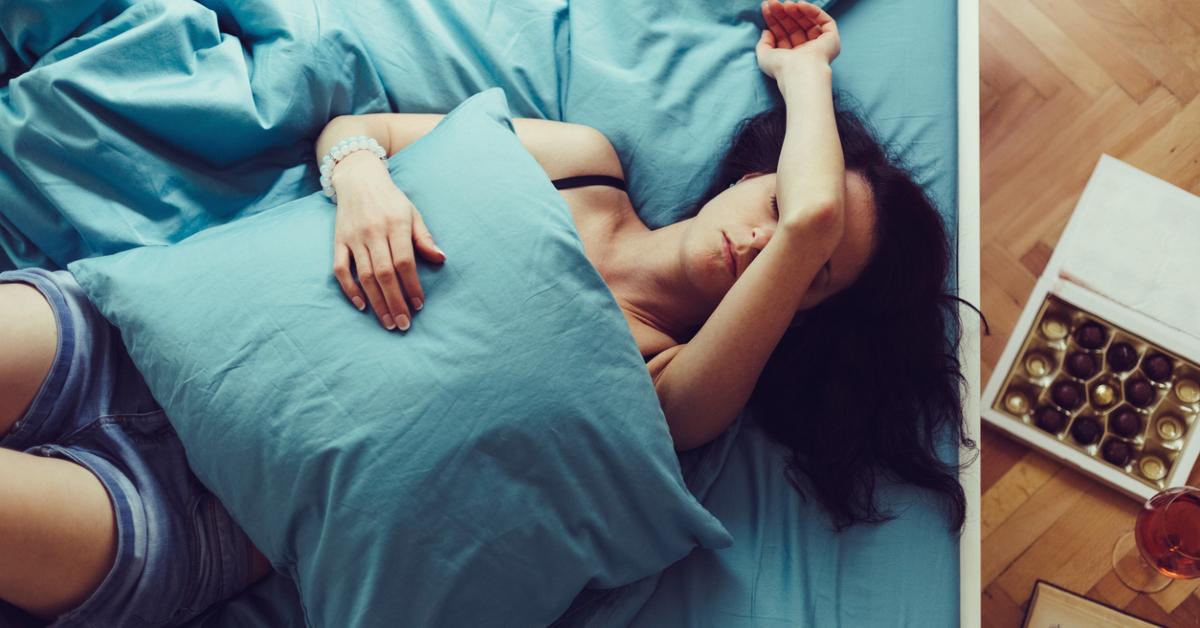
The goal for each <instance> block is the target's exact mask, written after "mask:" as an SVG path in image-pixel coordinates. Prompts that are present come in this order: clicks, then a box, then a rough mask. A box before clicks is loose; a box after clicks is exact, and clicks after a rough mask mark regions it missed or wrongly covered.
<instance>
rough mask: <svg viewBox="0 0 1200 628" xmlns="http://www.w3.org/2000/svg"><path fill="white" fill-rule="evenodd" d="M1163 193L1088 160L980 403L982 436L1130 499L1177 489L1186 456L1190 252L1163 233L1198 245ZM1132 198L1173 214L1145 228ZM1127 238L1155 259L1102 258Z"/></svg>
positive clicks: (1198, 405)
mask: <svg viewBox="0 0 1200 628" xmlns="http://www.w3.org/2000/svg"><path fill="white" fill-rule="evenodd" d="M1165 185H1166V184H1165V183H1163V182H1161V181H1159V180H1158V179H1155V178H1153V177H1151V176H1150V175H1147V174H1145V173H1143V172H1140V171H1137V170H1135V169H1133V168H1132V167H1130V166H1128V165H1126V164H1123V163H1121V162H1118V161H1117V160H1115V159H1112V158H1109V157H1104V158H1102V159H1101V162H1100V164H1099V165H1098V166H1097V169H1096V172H1094V173H1093V176H1092V180H1091V181H1090V182H1089V183H1088V188H1087V189H1086V190H1085V192H1084V195H1083V197H1082V198H1081V199H1080V202H1079V205H1078V206H1077V207H1076V212H1075V214H1074V215H1073V216H1072V219H1071V222H1070V223H1069V224H1068V226H1067V230H1066V232H1064V235H1063V238H1062V240H1061V241H1060V244H1059V247H1057V248H1056V249H1055V253H1054V256H1053V257H1051V259H1050V262H1049V263H1048V264H1047V267H1046V269H1045V271H1044V272H1043V274H1042V276H1041V277H1040V278H1039V280H1038V282H1037V285H1036V286H1035V288H1034V290H1033V293H1032V295H1031V296H1030V298H1029V300H1028V302H1027V303H1026V307H1025V310H1024V311H1023V312H1022V314H1021V317H1020V318H1019V319H1018V321H1017V325H1016V328H1015V329H1014V330H1013V333H1012V336H1011V337H1010V338H1009V341H1008V344H1007V345H1006V346H1005V349H1004V353H1003V354H1002V355H1001V357H1000V360H999V362H998V364H997V366H996V369H995V371H994V372H993V373H992V377H991V379H990V380H989V382H988V386H987V388H986V389H985V390H984V399H983V414H984V418H985V419H986V420H987V421H988V422H989V423H991V424H992V425H994V426H995V427H997V428H999V429H1001V430H1003V431H1005V432H1007V433H1008V434H1010V435H1012V436H1014V437H1016V438H1019V439H1021V440H1023V441H1025V442H1027V443H1029V444H1030V445H1032V446H1034V447H1037V448H1038V449H1041V450H1043V451H1045V452H1046V453H1048V454H1051V455H1053V456H1054V457H1056V458H1058V459H1060V460H1062V461H1063V462H1065V463H1067V464H1070V465H1072V466H1074V467H1076V468H1078V469H1080V470H1082V471H1084V472H1085V473H1087V474H1089V475H1092V476H1094V477H1095V478H1097V479H1099V480H1101V481H1104V482H1106V483H1107V484H1109V485H1111V486H1113V487H1116V488H1118V489H1120V490H1122V491H1124V492H1126V493H1128V494H1129V495H1131V496H1133V497H1137V498H1141V499H1145V498H1149V497H1150V496H1152V495H1154V494H1155V493H1157V492H1159V491H1161V490H1163V489H1165V488H1167V487H1170V486H1178V485H1182V484H1186V483H1187V480H1188V476H1189V475H1190V473H1191V471H1192V468H1193V466H1194V465H1195V463H1196V459H1197V456H1198V455H1200V422H1198V418H1200V308H1198V309H1191V308H1197V304H1196V302H1195V299H1198V298H1200V285H1198V284H1195V281H1194V279H1192V276H1191V275H1190V272H1191V271H1190V269H1192V268H1195V266H1194V265H1191V263H1193V262H1194V263H1200V260H1189V259H1188V257H1187V256H1189V255H1191V256H1194V255H1195V253H1193V252H1192V251H1190V250H1187V249H1188V248H1190V249H1195V250H1200V247H1195V246H1194V245H1188V244H1186V243H1184V242H1173V240H1179V239H1177V238H1175V239H1173V238H1172V237H1171V235H1170V232H1171V231H1172V230H1179V229H1181V227H1182V225H1181V224H1180V221H1181V220H1184V219H1187V220H1196V221H1197V222H1195V223H1193V224H1196V225H1197V229H1198V230H1197V231H1195V232H1193V233H1200V199H1197V197H1195V196H1193V195H1190V194H1188V193H1187V192H1184V191H1182V190H1179V189H1178V188H1173V187H1170V188H1169V190H1165V189H1164V188H1162V186H1165ZM1168 187H1169V186H1168ZM1156 195H1157V196H1156ZM1129 198H1136V199H1138V200H1139V201H1141V203H1142V207H1139V208H1136V209H1135V207H1134V206H1132V205H1129V204H1128V203H1129V202H1130V200H1129ZM1146 199H1151V200H1152V201H1155V202H1153V203H1150V204H1151V205H1155V203H1157V204H1161V205H1169V207H1170V209H1171V210H1177V209H1178V208H1180V207H1183V208H1184V209H1185V210H1186V211H1185V212H1184V213H1181V214H1177V215H1176V216H1175V217H1174V219H1173V220H1171V221H1168V222H1166V223H1163V224H1160V225H1157V226H1156V225H1154V223H1152V222H1151V223H1149V226H1147V223H1146V221H1147V220H1148V219H1151V220H1152V219H1153V216H1154V210H1153V209H1150V210H1146V208H1145V206H1146ZM1138 210H1140V211H1138ZM1188 212H1191V213H1188ZM1192 214H1194V216H1193V215H1192ZM1126 216H1128V219H1126ZM1179 216H1183V218H1182V219H1181V218H1179ZM1135 222H1136V223H1137V224H1135ZM1155 228H1157V229H1158V232H1159V233H1158V234H1156V233H1155V232H1154V229H1155ZM1139 229H1140V230H1141V232H1138V230H1139ZM1139 237H1141V238H1143V239H1145V240H1146V241H1147V242H1150V241H1153V242H1155V248H1154V250H1155V255H1145V256H1138V257H1136V258H1135V257H1132V256H1129V255H1126V254H1125V253H1127V252H1128V251H1130V250H1133V249H1131V248H1128V247H1125V248H1117V247H1114V246H1112V244H1113V243H1115V242H1120V241H1124V242H1125V243H1129V242H1130V241H1136V240H1137V239H1138V238H1139ZM1111 257H1119V259H1117V260H1115V261H1112V260H1110V259H1109V258H1111ZM1176 262H1183V263H1184V264H1183V265H1176ZM1128 282H1140V283H1135V284H1133V285H1131V284H1129V283H1128ZM1189 312H1191V314H1189Z"/></svg>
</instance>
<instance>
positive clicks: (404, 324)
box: [396, 314, 408, 331]
mask: <svg viewBox="0 0 1200 628" xmlns="http://www.w3.org/2000/svg"><path fill="white" fill-rule="evenodd" d="M396 320H398V321H400V331H408V317H407V316H405V315H403V314H401V315H400V316H398V317H397V318H396Z"/></svg>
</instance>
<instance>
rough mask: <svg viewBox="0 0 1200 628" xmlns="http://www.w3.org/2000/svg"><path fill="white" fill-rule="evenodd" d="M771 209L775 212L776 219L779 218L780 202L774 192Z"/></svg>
mask: <svg viewBox="0 0 1200 628" xmlns="http://www.w3.org/2000/svg"><path fill="white" fill-rule="evenodd" d="M771 211H772V212H773V213H774V214H775V220H779V202H778V201H777V200H776V198H775V195H774V194H772V195H771Z"/></svg>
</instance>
